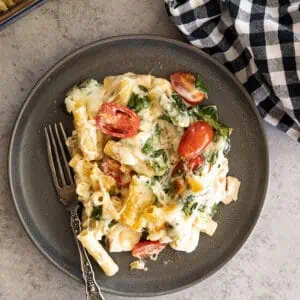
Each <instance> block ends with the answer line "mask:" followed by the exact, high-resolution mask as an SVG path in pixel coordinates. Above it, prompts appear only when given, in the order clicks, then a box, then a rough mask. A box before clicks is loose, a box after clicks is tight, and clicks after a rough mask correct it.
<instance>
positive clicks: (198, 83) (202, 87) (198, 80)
mask: <svg viewBox="0 0 300 300" xmlns="http://www.w3.org/2000/svg"><path fill="white" fill-rule="evenodd" d="M195 87H196V89H197V90H199V91H201V92H203V93H205V94H207V93H208V89H207V87H206V86H205V85H204V82H203V81H202V80H201V78H200V75H199V74H197V75H196V81H195Z"/></svg>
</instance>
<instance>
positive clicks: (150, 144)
mask: <svg viewBox="0 0 300 300" xmlns="http://www.w3.org/2000/svg"><path fill="white" fill-rule="evenodd" d="M152 151H153V138H152V137H150V138H149V139H148V140H147V141H146V143H145V145H144V146H143V148H142V152H143V153H144V154H149V153H151V152H152Z"/></svg>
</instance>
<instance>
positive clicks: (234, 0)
mask: <svg viewBox="0 0 300 300" xmlns="http://www.w3.org/2000/svg"><path fill="white" fill-rule="evenodd" d="M291 2H293V4H292V3H291ZM166 6H167V9H168V12H169V14H170V16H171V18H172V19H173V21H174V22H175V24H176V26H177V27H178V28H179V29H180V30H181V32H182V33H183V34H184V35H185V36H186V37H187V38H188V40H189V41H190V42H191V43H192V44H193V45H195V46H197V47H199V48H201V49H202V50H204V51H205V52H207V53H208V54H210V55H211V56H213V57H214V58H215V59H217V60H218V61H219V62H221V63H222V64H223V65H224V66H226V67H227V68H228V69H229V70H230V71H231V72H232V73H233V74H234V75H235V76H236V77H237V78H238V79H239V81H240V82H241V83H242V84H243V85H244V87H245V88H246V89H247V90H248V92H249V93H250V95H251V96H252V98H253V99H254V101H255V103H256V106H257V108H258V110H259V112H260V114H261V115H262V117H263V118H264V119H265V120H266V121H267V122H268V123H270V124H272V125H273V126H276V127H277V128H279V129H281V130H283V131H284V132H286V133H287V134H288V135H289V136H291V137H292V138H293V139H295V140H297V141H298V142H300V10H299V8H300V2H299V1H288V0H166Z"/></svg>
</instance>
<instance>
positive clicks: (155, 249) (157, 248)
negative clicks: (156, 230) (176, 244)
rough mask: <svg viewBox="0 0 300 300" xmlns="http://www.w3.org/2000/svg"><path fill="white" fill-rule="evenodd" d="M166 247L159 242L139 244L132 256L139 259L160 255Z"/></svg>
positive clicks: (133, 250) (134, 248)
mask: <svg viewBox="0 0 300 300" xmlns="http://www.w3.org/2000/svg"><path fill="white" fill-rule="evenodd" d="M166 246H167V245H166V244H163V243H161V242H159V241H144V242H139V243H137V244H136V245H135V246H134V247H133V249H132V252H131V254H132V256H134V257H137V258H146V257H149V256H151V255H157V254H159V253H160V252H161V251H162V250H164V249H165V248H166Z"/></svg>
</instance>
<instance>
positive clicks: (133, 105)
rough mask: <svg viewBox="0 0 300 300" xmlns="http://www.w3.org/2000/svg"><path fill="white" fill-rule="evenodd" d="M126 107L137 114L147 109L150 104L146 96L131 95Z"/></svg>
mask: <svg viewBox="0 0 300 300" xmlns="http://www.w3.org/2000/svg"><path fill="white" fill-rule="evenodd" d="M127 106H128V107H129V108H130V109H132V110H133V111H135V112H137V113H138V112H140V111H141V110H143V109H146V108H149V107H150V106H151V103H150V99H149V97H148V96H139V95H137V94H135V93H132V94H131V96H130V98H129V101H128V104H127Z"/></svg>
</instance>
